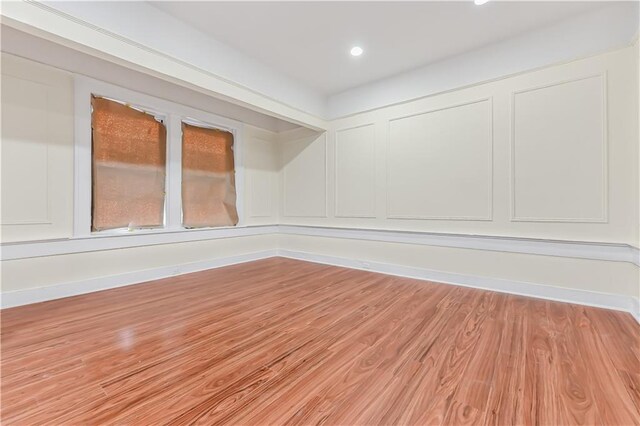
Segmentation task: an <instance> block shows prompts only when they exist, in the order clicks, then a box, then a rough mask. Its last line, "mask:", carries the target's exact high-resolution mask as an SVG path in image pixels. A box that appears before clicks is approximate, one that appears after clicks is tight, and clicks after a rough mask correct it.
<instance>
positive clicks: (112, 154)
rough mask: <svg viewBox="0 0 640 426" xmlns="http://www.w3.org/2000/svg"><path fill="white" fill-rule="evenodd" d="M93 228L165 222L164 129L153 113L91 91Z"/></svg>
mask: <svg viewBox="0 0 640 426" xmlns="http://www.w3.org/2000/svg"><path fill="white" fill-rule="evenodd" d="M91 106H92V114H91V141H92V215H91V217H92V223H91V229H92V230H93V231H101V230H105V229H114V228H148V227H161V226H163V225H164V193H165V173H166V172H165V167H166V140H167V131H166V128H165V126H164V124H163V123H162V122H161V121H159V120H157V119H156V118H155V117H154V116H153V115H151V114H147V113H146V112H143V111H138V110H136V109H134V108H131V107H129V106H126V105H123V104H121V103H118V102H115V101H112V100H109V99H104V98H99V97H96V96H92V97H91Z"/></svg>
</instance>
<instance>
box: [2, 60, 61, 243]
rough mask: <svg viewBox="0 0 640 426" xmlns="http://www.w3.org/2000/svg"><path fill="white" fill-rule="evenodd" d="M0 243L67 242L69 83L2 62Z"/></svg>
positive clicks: (56, 74) (18, 64)
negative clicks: (37, 240)
mask: <svg viewBox="0 0 640 426" xmlns="http://www.w3.org/2000/svg"><path fill="white" fill-rule="evenodd" d="M2 182H3V183H4V184H3V185H2V238H3V241H16V240H28V239H47V238H64V237H68V236H70V232H71V226H72V219H73V216H72V215H71V214H70V212H71V211H72V209H73V79H72V78H71V76H70V75H68V74H65V73H62V72H54V71H53V70H52V69H49V68H46V67H41V66H33V65H32V64H31V63H29V62H27V61H23V60H20V59H19V58H13V57H8V56H5V55H3V56H2Z"/></svg>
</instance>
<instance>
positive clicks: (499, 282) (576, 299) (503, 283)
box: [278, 249, 640, 323]
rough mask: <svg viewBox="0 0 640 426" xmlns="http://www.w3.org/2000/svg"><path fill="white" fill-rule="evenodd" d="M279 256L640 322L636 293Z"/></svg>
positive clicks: (333, 258)
mask: <svg viewBox="0 0 640 426" xmlns="http://www.w3.org/2000/svg"><path fill="white" fill-rule="evenodd" d="M278 255H279V256H281V257H287V258H290V259H298V260H306V261H308V262H315V263H323V264H327V265H334V266H342V267H345V268H352V269H360V270H365V271H371V272H378V273H382V274H388V275H396V276H400V277H407V278H415V279H419V280H427V281H434V282H438V283H443V284H453V285H460V286H464V287H472V288H478V289H483V290H491V291H497V292H501V293H509V294H517V295H520V296H529V297H535V298H539V299H548V300H554V301H557V302H566V303H575V304H579V305H587V306H595V307H598V308H605V309H614V310H617V311H625V312H629V313H630V314H631V315H632V316H633V317H634V318H635V319H636V321H638V322H639V323H640V300H639V299H638V298H637V297H633V296H623V295H619V294H610V293H599V292H594V291H588V290H578V289H571V288H563V287H552V286H548V285H542V284H532V283H526V282H519V281H510V280H504V279H499V278H486V277H475V276H469V275H462V274H455V273H449V272H441V271H433V270H429V269H423V268H415V267H412V266H402V265H395V264H389V263H381V262H371V261H362V260H357V259H349V258H344V257H336V256H328V255H321V254H315V253H307V252H300V251H293V250H285V249H280V250H278Z"/></svg>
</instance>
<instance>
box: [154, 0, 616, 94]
mask: <svg viewBox="0 0 640 426" xmlns="http://www.w3.org/2000/svg"><path fill="white" fill-rule="evenodd" d="M152 4H153V5H154V6H155V7H157V8H159V9H161V10H163V11H165V12H167V13H169V14H170V15H172V16H174V17H175V18H177V19H180V20H182V21H184V22H186V23H187V24H189V25H191V26H193V27H195V28H197V29H199V30H200V31H202V32H204V33H206V34H208V35H210V36H212V37H214V38H215V39H217V40H219V41H222V42H224V43H226V44H228V45H229V46H231V47H234V48H236V49H238V50H240V51H242V52H244V53H245V54H247V55H249V56H251V57H253V58H255V59H258V60H260V61H262V62H263V63H265V64H267V65H269V66H271V67H273V68H275V69H276V70H279V71H280V72H282V73H284V74H286V75H289V76H290V77H292V78H294V79H297V80H298V81H300V82H302V83H304V84H306V85H308V86H309V87H312V88H314V89H315V90H317V91H319V92H321V93H322V94H324V95H331V94H335V93H339V92H342V91H344V90H347V89H350V88H353V87H357V86H360V85H363V84H366V83H370V82H372V81H375V80H379V79H382V78H386V77H389V76H392V75H395V74H398V73H401V72H403V71H408V70H411V69H414V68H417V67H420V66H424V65H427V64H430V63H433V62H437V61H439V60H442V59H444V58H447V57H450V56H455V55H458V54H462V53H465V52H467V51H470V50H473V49H476V48H479V47H482V46H485V45H488V44H491V43H495V42H499V41H502V40H505V39H508V38H511V37H514V36H516V35H519V34H522V33H524V32H527V31H531V30H534V29H537V28H541V27H544V26H548V25H551V24H553V23H555V22H557V21H560V20H563V19H566V18H569V17H571V16H575V15H579V14H582V13H586V12H589V11H592V10H594V9H597V8H600V7H603V6H604V5H605V4H609V5H610V4H611V2H581V1H577V2H576V1H573V2H497V1H493V2H489V3H487V4H485V5H483V6H476V5H474V4H473V2H472V1H470V0H469V1H448V2H189V1H168V2H166V1H163V2H152ZM354 45H359V46H361V47H362V48H363V49H364V51H365V52H364V54H363V55H362V56H360V57H357V58H356V57H352V56H351V55H350V54H349V50H350V49H351V47H352V46H354Z"/></svg>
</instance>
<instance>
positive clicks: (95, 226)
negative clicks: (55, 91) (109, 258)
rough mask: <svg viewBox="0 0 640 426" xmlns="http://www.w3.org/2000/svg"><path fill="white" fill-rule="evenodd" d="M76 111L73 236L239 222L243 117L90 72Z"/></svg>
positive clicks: (202, 228)
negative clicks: (160, 96)
mask: <svg viewBox="0 0 640 426" xmlns="http://www.w3.org/2000/svg"><path fill="white" fill-rule="evenodd" d="M75 111H76V112H75V114H76V121H75V130H76V131H75V133H76V146H75V165H74V168H75V171H76V173H74V180H75V191H74V194H75V195H74V237H94V236H95V237H102V236H119V235H135V234H153V233H167V232H196V233H197V232H210V231H209V230H210V229H213V228H224V227H232V226H238V225H239V224H241V222H242V219H241V217H242V207H243V205H242V204H243V203H242V197H241V196H238V194H237V191H236V189H237V188H242V182H243V168H242V165H241V162H240V158H241V156H240V155H239V152H240V148H241V146H242V144H241V141H242V138H241V135H242V124H241V123H238V122H236V121H233V120H229V119H226V118H223V117H218V116H215V115H213V114H210V113H207V112H203V111H200V110H197V109H194V108H190V107H187V106H184V105H179V104H176V103H173V102H169V101H167V100H163V99H158V98H154V97H152V96H148V95H144V94H141V93H138V92H135V91H132V90H128V89H124V88H121V87H117V86H113V85H110V84H107V83H104V82H100V81H97V80H92V79H89V78H85V77H76V80H75ZM154 238H155V237H154ZM157 238H164V237H159V236H158V237H157ZM157 238H155V239H154V240H153V241H155V240H157ZM167 238H169V237H167ZM141 241H147V240H146V239H145V240H141ZM149 241H152V240H149Z"/></svg>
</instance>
